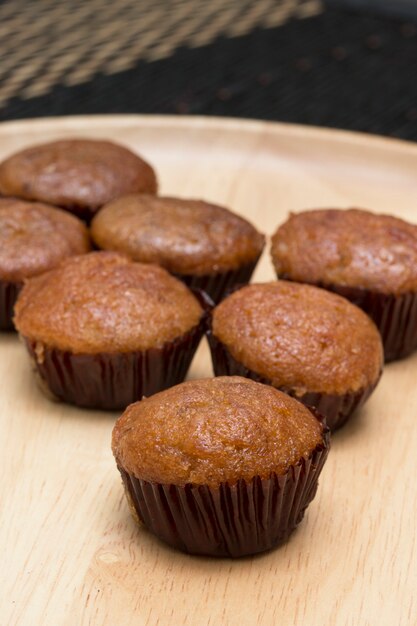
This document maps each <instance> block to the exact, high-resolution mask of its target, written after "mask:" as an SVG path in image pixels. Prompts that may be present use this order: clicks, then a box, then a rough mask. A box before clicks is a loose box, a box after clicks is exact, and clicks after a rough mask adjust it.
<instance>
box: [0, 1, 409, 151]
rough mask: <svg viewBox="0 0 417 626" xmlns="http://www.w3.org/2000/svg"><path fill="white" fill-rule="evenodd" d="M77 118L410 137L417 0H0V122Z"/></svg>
mask: <svg viewBox="0 0 417 626" xmlns="http://www.w3.org/2000/svg"><path fill="white" fill-rule="evenodd" d="M82 113H170V114H172V113H174V114H180V115H223V116H231V117H244V118H260V119H268V120H280V121H287V122H296V123H302V124H315V125H319V126H326V127H336V128H345V129H354V130H360V131H365V132H370V133H379V134H383V135H391V136H395V137H402V138H405V139H411V140H417V0H328V1H327V2H323V1H322V0H257V1H254V0H211V1H210V2H207V1H201V0H171V1H167V0H88V1H85V0H72V1H71V2H68V1H67V0H3V1H1V0H0V119H1V120H9V119H18V118H27V117H39V116H51V115H72V114H82Z"/></svg>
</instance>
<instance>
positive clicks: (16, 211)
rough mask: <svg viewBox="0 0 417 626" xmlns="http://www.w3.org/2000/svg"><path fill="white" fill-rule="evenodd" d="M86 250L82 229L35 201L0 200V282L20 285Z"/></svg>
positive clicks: (62, 213)
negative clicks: (4, 281)
mask: <svg viewBox="0 0 417 626" xmlns="http://www.w3.org/2000/svg"><path fill="white" fill-rule="evenodd" d="M89 250H90V239H89V236H88V231H87V228H86V226H85V225H84V224H83V222H81V220H79V219H77V218H76V217H74V216H73V215H69V213H66V212H65V211H61V210H60V209H57V208H55V207H51V206H47V205H46V204H40V203H37V202H23V201H22V200H16V199H15V198H0V279H1V280H7V281H11V282H17V283H19V282H22V281H23V280H24V279H25V278H28V277H29V276H35V275H36V274H41V273H42V272H44V271H46V270H48V269H51V268H52V267H55V266H56V265H58V263H59V262H60V261H61V260H62V259H64V258H65V257H68V256H72V255H75V254H83V253H84V252H88V251H89Z"/></svg>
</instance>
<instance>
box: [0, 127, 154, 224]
mask: <svg viewBox="0 0 417 626" xmlns="http://www.w3.org/2000/svg"><path fill="white" fill-rule="evenodd" d="M156 190H157V181H156V176H155V172H154V170H153V169H152V167H151V166H150V165H149V164H148V163H146V161H144V160H143V159H141V158H140V157H139V156H138V155H136V154H134V153H133V152H131V151H130V150H128V149H127V148H125V147H124V146H121V145H118V144H115V143H113V142H110V141H98V140H92V139H63V140H60V141H53V142H51V143H45V144H41V145H36V146H32V147H29V148H26V149H25V150H21V151H20V152H17V153H15V154H13V155H12V156H10V157H9V158H7V159H6V160H4V161H3V162H2V163H0V194H3V195H7V196H16V197H19V198H23V199H25V200H39V201H40V202H46V203H49V204H54V205H56V206H60V207H62V208H65V209H67V210H68V211H71V212H73V213H76V214H78V215H79V216H80V217H84V218H85V219H91V217H92V216H93V215H94V213H95V212H96V211H97V210H98V209H99V208H100V207H101V206H102V205H103V204H105V203H106V202H110V200H113V199H114V198H117V197H118V196H121V195H123V194H126V193H132V192H144V193H145V192H146V193H156Z"/></svg>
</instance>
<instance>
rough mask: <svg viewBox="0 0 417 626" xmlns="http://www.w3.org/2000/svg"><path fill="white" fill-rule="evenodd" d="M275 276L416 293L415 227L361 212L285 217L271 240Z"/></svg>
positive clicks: (318, 212)
mask: <svg viewBox="0 0 417 626" xmlns="http://www.w3.org/2000/svg"><path fill="white" fill-rule="evenodd" d="M271 255H272V261H273V264H274V266H275V270H276V272H277V274H278V276H282V277H283V278H290V279H292V280H296V281H299V282H305V283H314V284H322V285H324V286H326V285H343V286H349V287H360V288H365V289H369V290H371V291H372V290H373V291H377V292H382V293H387V294H400V293H405V292H408V291H416V290H417V226H416V225H414V224H410V223H408V222H405V221H404V220H402V219H399V218H398V217H392V216H390V215H380V214H376V213H371V212H369V211H364V210H361V209H346V210H341V209H340V210H338V209H317V210H312V211H303V212H302V213H296V214H292V215H290V217H289V219H288V220H287V221H286V222H285V223H284V224H282V225H281V226H280V227H279V228H278V230H277V231H276V233H275V234H274V236H273V237H272V246H271Z"/></svg>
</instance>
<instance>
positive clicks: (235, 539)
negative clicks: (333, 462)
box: [119, 428, 329, 557]
mask: <svg viewBox="0 0 417 626" xmlns="http://www.w3.org/2000/svg"><path fill="white" fill-rule="evenodd" d="M324 441H325V443H324V444H322V445H319V446H317V447H316V449H315V450H314V451H313V453H312V454H311V455H310V457H309V458H308V459H302V460H301V461H299V462H298V463H297V464H296V465H294V466H291V467H290V468H289V470H288V472H287V473H286V474H284V475H277V474H275V473H272V474H271V476H270V477H269V478H261V477H260V476H255V477H254V478H253V479H252V480H251V481H245V480H239V481H238V482H237V483H235V484H229V483H228V482H224V483H221V484H220V485H219V486H218V487H211V486H209V485H193V484H186V485H185V486H177V485H172V484H171V485H164V484H158V483H153V482H148V481H145V480H140V479H138V478H136V477H134V476H132V475H130V474H128V473H127V472H125V471H124V470H122V469H120V468H119V470H120V473H121V475H122V479H123V482H124V486H125V490H126V492H127V494H126V495H127V499H128V501H129V504H130V506H131V508H133V514H134V517H135V518H136V519H137V518H139V520H140V521H141V522H142V523H143V524H144V525H145V527H146V528H147V529H148V530H149V531H150V532H152V533H153V534H154V535H156V536H157V537H159V539H161V540H162V541H164V542H165V543H167V544H169V545H170V546H172V547H174V548H177V549H179V550H182V551H184V552H187V553H189V554H200V555H208V556H217V557H242V556H245V555H249V554H256V553H258V552H264V551H265V550H270V549H271V548H273V547H275V546H277V545H279V544H280V543H282V542H284V541H285V540H286V539H287V538H288V537H289V535H290V534H291V533H292V531H293V530H294V529H295V527H296V526H297V525H298V524H299V523H300V521H301V520H302V518H303V516H304V512H305V509H306V508H307V506H308V505H309V503H310V502H311V500H312V499H313V498H314V496H315V494H316V490H317V485H318V478H319V475H320V472H321V470H322V468H323V465H324V462H325V460H326V458H327V454H328V450H329V431H328V429H327V428H326V429H325V432H324Z"/></svg>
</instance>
